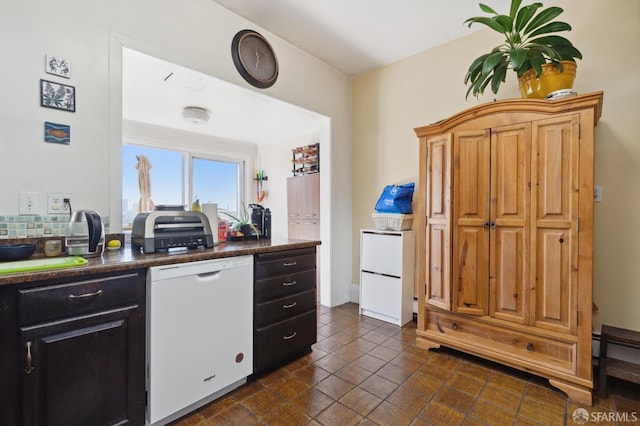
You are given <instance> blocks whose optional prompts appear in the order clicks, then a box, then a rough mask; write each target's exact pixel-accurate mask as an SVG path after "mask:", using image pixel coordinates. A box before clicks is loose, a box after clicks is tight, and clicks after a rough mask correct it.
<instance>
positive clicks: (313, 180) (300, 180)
mask: <svg viewBox="0 0 640 426" xmlns="http://www.w3.org/2000/svg"><path fill="white" fill-rule="evenodd" d="M287 210H288V216H289V219H317V218H319V217H320V174H319V173H314V174H310V175H303V176H294V177H290V178H287Z"/></svg>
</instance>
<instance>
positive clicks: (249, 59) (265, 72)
mask: <svg viewBox="0 0 640 426" xmlns="http://www.w3.org/2000/svg"><path fill="white" fill-rule="evenodd" d="M231 57H232V58H233V63H234V65H235V66H236V69H237V70H238V72H239V73H240V75H241V76H242V77H243V78H244V79H245V80H247V82H249V84H251V85H253V86H255V87H258V88H260V89H266V88H267V87H271V86H273V83H275V82H276V79H277V78H278V59H277V58H276V55H275V53H274V52H273V48H272V47H271V45H270V44H269V42H268V41H267V40H266V39H265V38H264V37H263V36H262V35H261V34H259V33H257V32H255V31H252V30H242V31H239V32H238V33H237V34H236V35H235V36H234V37H233V42H232V43H231Z"/></svg>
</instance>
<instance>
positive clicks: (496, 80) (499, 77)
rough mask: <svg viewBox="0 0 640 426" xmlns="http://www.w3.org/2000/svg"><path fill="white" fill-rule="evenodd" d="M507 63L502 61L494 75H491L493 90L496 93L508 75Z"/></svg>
mask: <svg viewBox="0 0 640 426" xmlns="http://www.w3.org/2000/svg"><path fill="white" fill-rule="evenodd" d="M507 68H508V66H507V63H506V62H505V63H502V64H500V65H498V67H497V68H496V69H495V71H494V72H493V77H491V91H492V92H493V93H494V94H497V93H498V89H499V88H500V85H501V84H502V83H504V81H505V80H506V77H507Z"/></svg>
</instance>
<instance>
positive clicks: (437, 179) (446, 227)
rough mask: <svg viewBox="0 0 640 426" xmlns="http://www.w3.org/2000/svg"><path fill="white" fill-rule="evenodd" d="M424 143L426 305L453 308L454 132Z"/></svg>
mask: <svg viewBox="0 0 640 426" xmlns="http://www.w3.org/2000/svg"><path fill="white" fill-rule="evenodd" d="M425 143H426V147H425V151H426V159H425V161H426V167H425V169H426V173H427V176H426V184H427V187H426V194H425V196H426V214H427V218H426V219H427V223H426V233H427V235H426V238H425V240H426V241H425V242H426V243H425V245H424V256H425V258H424V262H425V266H424V274H425V287H426V288H425V298H426V302H427V304H430V305H433V306H437V307H439V308H442V309H446V310H451V218H452V216H451V135H450V134H446V135H443V136H439V137H435V138H431V139H427V140H426V142H425ZM421 250H422V248H421Z"/></svg>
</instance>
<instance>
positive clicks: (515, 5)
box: [509, 0, 522, 19]
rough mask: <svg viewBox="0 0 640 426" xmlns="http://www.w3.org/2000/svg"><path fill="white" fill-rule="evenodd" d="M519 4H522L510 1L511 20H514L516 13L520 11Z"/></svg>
mask: <svg viewBox="0 0 640 426" xmlns="http://www.w3.org/2000/svg"><path fill="white" fill-rule="evenodd" d="M520 4H522V0H511V7H510V8H509V16H510V17H511V19H515V17H516V13H518V9H520Z"/></svg>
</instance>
